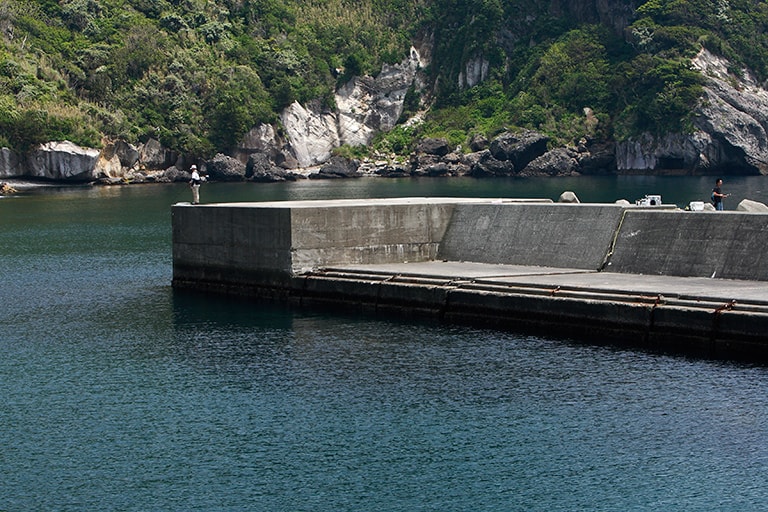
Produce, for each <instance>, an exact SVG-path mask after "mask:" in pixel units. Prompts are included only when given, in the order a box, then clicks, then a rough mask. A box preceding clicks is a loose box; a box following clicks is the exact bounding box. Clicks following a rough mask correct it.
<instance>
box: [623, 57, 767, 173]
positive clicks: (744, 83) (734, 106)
mask: <svg viewBox="0 0 768 512" xmlns="http://www.w3.org/2000/svg"><path fill="white" fill-rule="evenodd" d="M692 64H693V67H694V68H695V69H698V70H699V71H700V72H701V73H702V74H703V75H704V77H705V80H706V82H705V86H704V93H705V98H704V100H703V101H702V103H701V105H700V106H699V108H698V109H697V112H696V113H695V116H694V120H693V124H694V127H695V129H696V130H695V131H694V133H692V134H667V135H664V136H662V137H654V136H652V135H650V134H646V135H643V136H641V137H638V138H635V139H632V140H628V141H624V142H620V143H618V144H617V146H616V164H617V168H618V171H619V172H622V173H632V172H635V173H639V172H643V173H649V172H652V173H654V174H659V173H669V174H722V175H727V174H768V134H767V132H768V90H766V89H764V88H762V87H761V86H760V85H758V83H757V81H756V80H755V79H754V77H752V75H751V74H750V73H749V72H748V71H747V70H744V71H743V73H742V75H741V76H740V77H735V76H733V75H732V74H731V73H729V71H728V68H729V63H728V61H727V60H725V59H723V58H721V57H718V56H716V55H713V54H712V53H711V52H709V51H707V50H706V49H702V50H701V51H700V52H699V54H698V55H697V56H696V57H695V58H694V59H693V61H692Z"/></svg>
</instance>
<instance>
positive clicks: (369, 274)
mask: <svg viewBox="0 0 768 512" xmlns="http://www.w3.org/2000/svg"><path fill="white" fill-rule="evenodd" d="M765 248H768V215H765V214H753V213H736V212H725V213H723V212H718V213H715V212H683V211H679V210H671V209H664V208H638V207H634V206H632V207H622V206H618V205H603V204H575V205H574V204H555V203H551V202H550V201H522V200H500V199H464V198H459V199H456V198H402V199H378V200H359V201H358V200H346V201H303V202H274V203H236V204H216V205H204V206H195V207H193V206H190V205H186V204H179V205H175V206H174V207H173V269H174V276H173V285H174V287H175V288H187V289H196V290H205V291H217V292H225V293H236V294H243V295H249V296H255V297H266V298H271V299H281V300H286V301H288V302H290V303H294V304H301V305H332V306H340V305H341V306H344V307H346V308H356V309H359V310H365V311H377V312H387V313H396V314H398V315H403V314H407V315H426V316H431V317H436V318H440V319H443V320H446V321H451V322H462V323H464V322H469V323H476V324H480V325H491V326H496V327H503V328H512V329H526V330H527V329H535V330H543V331H546V332H552V333H557V334H564V335H568V336H577V337H585V338H587V339H594V340H597V339H621V340H622V341H625V342H629V343H631V344H637V345H644V346H653V347H662V348H682V349H684V350H695V351H697V352H703V353H706V354H709V355H723V356H728V357H741V356H745V357H750V358H761V359H766V360H768V266H767V265H766V263H768V261H766V258H768V256H766V255H765V253H766V251H765Z"/></svg>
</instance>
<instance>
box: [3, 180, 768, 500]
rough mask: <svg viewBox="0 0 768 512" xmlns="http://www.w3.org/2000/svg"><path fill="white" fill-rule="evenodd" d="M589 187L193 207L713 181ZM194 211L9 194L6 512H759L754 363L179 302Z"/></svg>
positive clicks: (450, 183)
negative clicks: (184, 235)
mask: <svg viewBox="0 0 768 512" xmlns="http://www.w3.org/2000/svg"><path fill="white" fill-rule="evenodd" d="M581 180H583V181H563V180H510V181H503V180H499V181H495V180H494V181H475V180H414V181H408V180H405V181H397V180H392V181H389V180H355V181H350V182H305V183H298V184H277V185H253V184H237V185H223V184H222V185H217V184H210V185H208V186H204V187H203V189H202V199H203V201H204V202H205V201H214V200H215V201H224V200H226V201H231V200H273V199H307V198H330V197H383V196H387V195H390V196H430V195H432V196H436V195H443V196H445V195H477V196H485V197H493V196H517V197H557V196H558V195H559V194H560V192H562V190H565V189H571V190H575V191H576V192H577V195H579V197H581V198H582V200H584V201H597V200H600V201H606V200H613V199H615V198H619V197H626V198H627V199H630V200H634V199H637V198H638V197H642V195H643V194H645V193H661V194H663V196H664V199H665V202H668V201H669V202H678V203H680V204H685V203H686V202H687V201H688V200H693V198H692V197H691V196H695V195H696V194H699V193H708V189H709V188H711V186H710V183H709V181H711V180H709V179H706V180H703V179H702V180H699V179H698V178H694V179H691V178H688V179H658V178H657V179H651V178H634V179H632V178H626V179H615V178H606V179H602V178H600V179H581ZM728 181H729V182H730V183H729V182H726V187H725V188H729V186H730V190H731V191H733V193H734V196H732V198H730V199H734V202H733V203H730V204H726V207H728V206H731V207H734V206H735V204H736V202H737V201H738V200H739V198H738V197H737V196H738V195H741V196H742V197H749V198H750V199H756V200H761V201H765V197H764V196H765V192H763V191H762V188H763V186H764V183H768V182H765V181H764V180H763V179H760V178H742V179H740V180H737V179H735V178H734V179H733V180H728ZM579 187H580V188H579ZM760 194H762V195H763V196H761V195H760ZM188 195H189V190H188V189H187V187H185V186H183V185H167V186H166V185H157V186H155V185H152V186H137V187H130V188H77V189H46V190H42V191H37V192H34V193H30V194H25V195H23V196H19V197H13V198H4V199H1V200H0V255H2V263H3V265H2V273H0V276H2V287H0V329H1V330H0V333H2V334H0V351H1V352H2V357H0V511H27V510H46V511H47V510H61V511H80V510H88V511H90V510H99V511H102V510H121V511H125V510H130V511H147V510H174V511H176V510H178V511H186V510H205V511H211V510H213V511H218V510H227V511H234V510H259V511H261V510H264V511H361V510H366V511H368V510H370V511H426V510H429V511H468V510H472V511H475V510H478V511H499V510H513V511H517V510H520V511H558V510H562V511H574V510H605V511H617V510H686V511H688V510H691V511H699V510H700V511H705V510H707V511H709V510H734V511H736V510H739V511H743V510H764V509H765V503H766V500H767V499H768V491H766V489H768V471H766V470H768V369H767V368H765V367H761V366H750V365H743V364H731V363H727V362H713V361H705V360H696V359H687V358H682V357H671V356H665V355H657V354H651V353H644V352H637V351H629V350H623V349H620V348H614V347H606V346H597V345H590V344H588V343H583V342H575V341H571V340H562V339H546V338H537V337H530V336H522V335H518V334H515V333H509V332H495V331H490V330H479V329H472V328H466V327H456V326H446V325H440V324H434V323H404V322H398V321H394V320H392V319H384V318H366V317H355V316H348V315H343V314H338V315H330V314H328V313H319V312H315V311H290V310H287V309H285V308H282V307H280V306H276V305H265V304H262V303H255V302H247V301H239V300H233V299H227V298H222V297H206V296H200V295H195V294H189V293H178V292H174V291H173V290H171V288H170V280H171V260H170V247H171V240H170V205H171V204H173V203H174V202H177V201H187V200H189V198H188V197H187V196H188ZM627 196H629V197H627ZM633 196H636V197H633Z"/></svg>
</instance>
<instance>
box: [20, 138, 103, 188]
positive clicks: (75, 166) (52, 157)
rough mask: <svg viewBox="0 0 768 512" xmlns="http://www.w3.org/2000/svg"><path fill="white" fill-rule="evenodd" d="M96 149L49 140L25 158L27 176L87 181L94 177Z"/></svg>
mask: <svg viewBox="0 0 768 512" xmlns="http://www.w3.org/2000/svg"><path fill="white" fill-rule="evenodd" d="M99 155H100V151H99V150H98V149H89V148H82V147H80V146H78V145H76V144H73V143H71V142H69V141H63V142H49V143H46V144H43V145H42V146H40V147H39V148H37V149H36V150H34V151H33V152H32V154H31V156H30V157H29V159H28V160H27V166H28V169H29V174H28V175H29V176H32V177H35V178H45V179H51V180H72V181H80V180H82V181H88V180H92V179H94V178H95V177H96V175H95V173H94V169H95V168H96V162H97V161H98V159H99Z"/></svg>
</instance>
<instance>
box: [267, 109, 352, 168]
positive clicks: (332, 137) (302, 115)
mask: <svg viewBox="0 0 768 512" xmlns="http://www.w3.org/2000/svg"><path fill="white" fill-rule="evenodd" d="M280 120H281V121H282V123H283V126H284V127H285V133H286V136H287V137H288V140H289V141H290V144H291V149H292V151H293V156H295V157H296V160H298V162H299V165H300V166H301V167H310V166H313V165H317V164H320V163H322V162H325V161H326V160H328V158H330V156H331V151H332V150H333V148H335V147H338V146H339V145H340V144H339V137H338V133H337V130H336V116H335V115H333V114H323V113H317V112H312V111H310V110H307V109H306V108H304V107H303V106H301V105H300V104H299V103H298V102H294V103H293V104H292V105H290V106H289V107H288V108H286V109H285V110H284V111H283V113H282V114H281V115H280Z"/></svg>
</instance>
